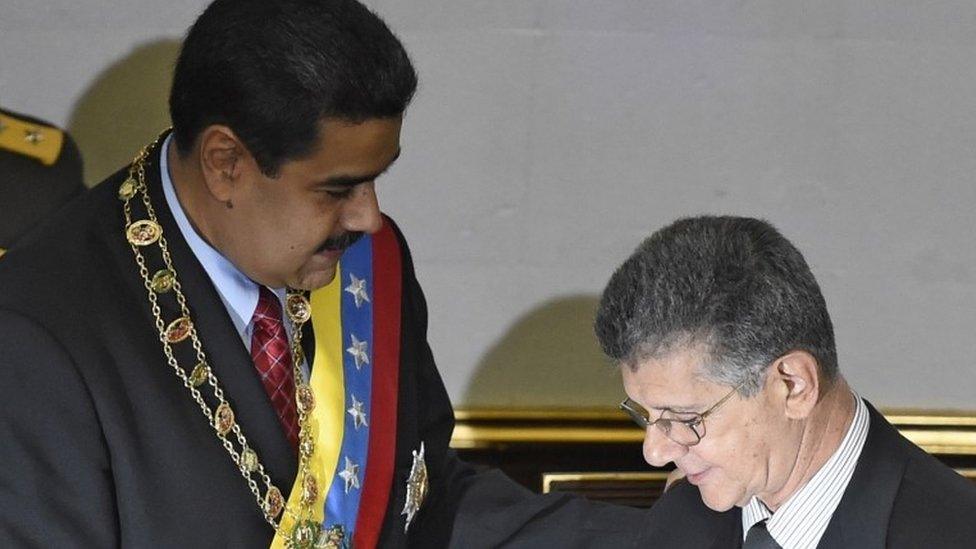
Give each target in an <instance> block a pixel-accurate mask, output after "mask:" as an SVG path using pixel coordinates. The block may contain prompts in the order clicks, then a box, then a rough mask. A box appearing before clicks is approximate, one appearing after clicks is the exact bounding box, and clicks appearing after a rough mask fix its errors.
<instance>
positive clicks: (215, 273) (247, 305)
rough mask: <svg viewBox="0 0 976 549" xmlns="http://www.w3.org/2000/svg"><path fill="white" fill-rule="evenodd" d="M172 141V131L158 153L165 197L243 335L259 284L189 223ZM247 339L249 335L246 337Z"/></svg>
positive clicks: (242, 335) (281, 299) (178, 224)
mask: <svg viewBox="0 0 976 549" xmlns="http://www.w3.org/2000/svg"><path fill="white" fill-rule="evenodd" d="M172 140H173V134H170V135H168V136H166V140H165V141H163V146H162V147H161V148H160V152H159V170H160V177H161V179H162V183H163V195H164V196H165V197H166V205H167V206H169V209H170V211H171V212H172V213H173V217H174V218H175V219H176V225H177V226H178V227H179V229H180V233H181V234H182V235H183V238H184V240H186V243H187V245H189V246H190V250H191V251H192V252H193V255H194V256H196V258H197V260H198V261H199V262H200V264H201V265H202V266H203V270H204V271H206V273H207V276H209V277H210V281H211V282H213V285H214V287H215V288H217V293H218V294H219V295H220V299H221V301H223V303H224V307H225V308H226V309H227V312H228V313H229V314H230V317H231V321H232V322H233V323H234V327H235V328H236V329H237V333H238V334H240V335H241V337H244V336H245V335H246V331H247V327H248V325H249V324H250V322H251V317H252V316H253V315H254V309H255V308H257V305H258V285H257V284H256V283H255V282H254V281H252V280H251V279H249V278H248V277H247V276H245V275H244V273H242V272H241V271H240V270H238V269H237V267H235V266H234V264H233V263H231V262H230V261H229V260H228V259H227V258H226V257H224V256H223V255H221V254H220V252H218V251H217V250H215V249H214V248H213V246H211V245H210V244H208V243H207V242H206V241H205V240H204V239H203V238H202V237H201V236H200V235H199V233H197V231H196V229H194V228H193V225H192V224H191V223H190V219H189V218H188V217H187V216H186V212H185V211H184V210H183V206H182V205H181V204H180V201H179V198H178V197H177V196H176V188H175V187H174V186H173V180H172V179H171V178H170V174H169V158H168V153H169V147H170V143H171V142H172ZM273 291H274V293H275V295H277V296H278V299H279V300H280V301H282V302H283V298H284V293H285V292H284V289H283V288H281V289H278V290H273ZM245 341H246V338H245Z"/></svg>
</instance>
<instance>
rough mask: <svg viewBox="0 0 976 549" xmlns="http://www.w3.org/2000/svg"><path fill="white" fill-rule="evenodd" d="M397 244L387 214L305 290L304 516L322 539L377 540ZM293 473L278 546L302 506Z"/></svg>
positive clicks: (384, 490) (394, 347) (387, 444)
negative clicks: (331, 274) (308, 330)
mask: <svg viewBox="0 0 976 549" xmlns="http://www.w3.org/2000/svg"><path fill="white" fill-rule="evenodd" d="M400 261H401V258H400V247H399V245H398V243H397V237H396V234H395V233H394V232H393V229H392V228H391V226H390V222H389V221H388V220H386V219H385V218H384V225H383V228H382V229H380V231H379V232H377V233H376V234H373V235H366V236H363V237H362V238H360V239H359V241H357V242H356V243H355V244H353V245H352V246H350V247H349V249H348V250H346V252H345V253H344V254H343V256H342V258H341V259H340V261H339V266H338V268H337V270H336V276H335V279H334V280H333V281H332V282H331V283H330V284H329V285H328V286H325V287H324V288H321V289H319V290H316V291H314V292H312V295H311V304H312V329H313V330H314V334H315V354H314V360H313V362H312V365H313V367H312V376H311V379H310V382H309V384H310V386H311V388H312V391H313V393H314V395H315V402H316V406H315V408H314V409H313V410H312V412H311V417H310V418H309V428H310V431H311V436H312V437H314V440H315V449H314V451H313V453H312V456H311V458H310V462H309V467H310V473H311V474H312V475H313V476H314V477H315V478H316V479H317V480H318V483H317V484H318V486H320V487H322V488H323V489H322V490H319V493H318V494H317V500H316V502H315V504H314V506H313V512H314V513H315V514H314V515H313V516H312V517H309V518H311V519H312V520H314V521H315V522H317V523H319V524H322V525H323V537H322V542H323V543H322V546H325V547H350V546H354V547H373V546H375V545H376V543H377V541H378V538H379V534H380V529H381V528H382V525H383V519H384V517H385V515H386V508H387V504H388V500H389V496H390V488H391V486H392V479H393V466H394V459H395V456H394V450H395V448H396V436H397V425H396V424H397V396H398V386H399V372H400V314H401V312H400V298H401V290H402V288H401V284H402V278H401V276H402V274H401V263H400ZM299 482H300V479H298V480H296V485H295V486H293V487H292V490H291V495H290V496H289V498H288V504H287V507H286V510H285V513H284V517H283V519H282V522H281V527H280V528H279V533H277V534H276V535H275V537H274V540H273V541H272V544H271V547H272V548H282V547H286V539H285V536H284V535H282V532H290V531H291V530H292V528H293V526H294V518H293V516H294V515H295V514H297V511H298V509H299V508H300V499H301V494H302V486H299V485H298V483H299Z"/></svg>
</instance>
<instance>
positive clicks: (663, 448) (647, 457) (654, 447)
mask: <svg viewBox="0 0 976 549" xmlns="http://www.w3.org/2000/svg"><path fill="white" fill-rule="evenodd" d="M643 449H644V461H646V462H647V463H649V464H651V465H653V466H654V467H664V466H665V465H667V464H668V463H671V462H672V461H674V460H676V459H678V458H679V457H681V456H683V455H685V453H687V452H688V448H686V447H685V446H682V445H680V444H678V443H677V442H675V441H673V440H671V439H670V438H668V436H667V435H666V434H664V432H663V431H662V430H661V429H659V428H658V427H657V426H655V425H649V426H648V427H647V429H646V430H645V432H644V448H643Z"/></svg>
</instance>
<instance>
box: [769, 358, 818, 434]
mask: <svg viewBox="0 0 976 549" xmlns="http://www.w3.org/2000/svg"><path fill="white" fill-rule="evenodd" d="M774 368H775V371H774V372H773V376H772V377H773V382H774V383H776V384H778V385H780V387H778V389H779V391H778V392H780V393H781V394H783V395H784V396H785V401H784V404H785V412H786V417H788V418H789V419H805V418H806V417H807V416H809V415H810V413H811V412H813V409H814V407H815V406H816V405H817V402H818V400H819V399H820V370H819V368H817V359H816V358H814V357H813V355H811V354H810V353H808V352H806V351H790V352H789V353H787V354H785V355H783V356H782V357H780V358H779V359H777V361H776V363H775V366H774Z"/></svg>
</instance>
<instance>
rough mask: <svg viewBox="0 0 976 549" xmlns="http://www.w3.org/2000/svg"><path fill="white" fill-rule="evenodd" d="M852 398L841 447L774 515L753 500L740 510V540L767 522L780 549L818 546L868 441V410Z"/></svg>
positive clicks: (760, 503)
mask: <svg viewBox="0 0 976 549" xmlns="http://www.w3.org/2000/svg"><path fill="white" fill-rule="evenodd" d="M853 396H854V401H855V403H856V404H855V410H854V420H853V421H851V426H850V428H848V429H847V433H846V434H845V435H844V439H843V440H842V441H841V443H840V447H838V448H837V450H836V451H835V452H834V453H833V455H831V456H830V459H828V460H827V462H826V463H824V465H823V467H821V468H820V470H819V471H817V473H816V474H814V475H813V477H812V478H811V479H810V480H809V481H808V482H807V483H806V484H805V485H803V487H802V488H800V489H799V490H797V492H796V493H795V494H793V495H792V496H790V498H789V499H787V500H786V502H784V503H783V505H782V506H780V508H779V509H777V510H776V512H775V513H773V512H770V510H769V508H767V507H766V505H765V504H763V502H762V501H760V500H759V498H757V497H755V496H753V498H752V499H751V500H750V501H749V503H748V504H747V505H746V506H745V507H743V508H742V538H743V540H745V536H746V533H748V531H749V528H751V527H752V525H753V524H756V523H757V522H760V521H762V520H766V519H768V521H767V522H766V528H767V529H768V530H769V534H770V535H771V536H772V537H773V539H774V540H776V543H779V544H780V546H781V547H783V549H814V548H815V547H816V546H817V544H818V543H820V538H822V537H823V535H824V532H826V531H827V525H828V524H829V523H830V518H831V517H832V516H833V515H834V511H836V510H837V506H838V505H839V504H840V500H841V498H842V497H843V495H844V491H845V490H846V489H847V485H848V484H849V483H850V481H851V476H853V475H854V468H855V466H857V460H858V458H859V457H860V456H861V450H863V449H864V441H865V440H867V437H868V427H869V423H870V419H869V417H868V408H867V406H866V405H865V404H864V401H863V400H861V397H859V396H858V395H857V394H856V393H854V394H853Z"/></svg>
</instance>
